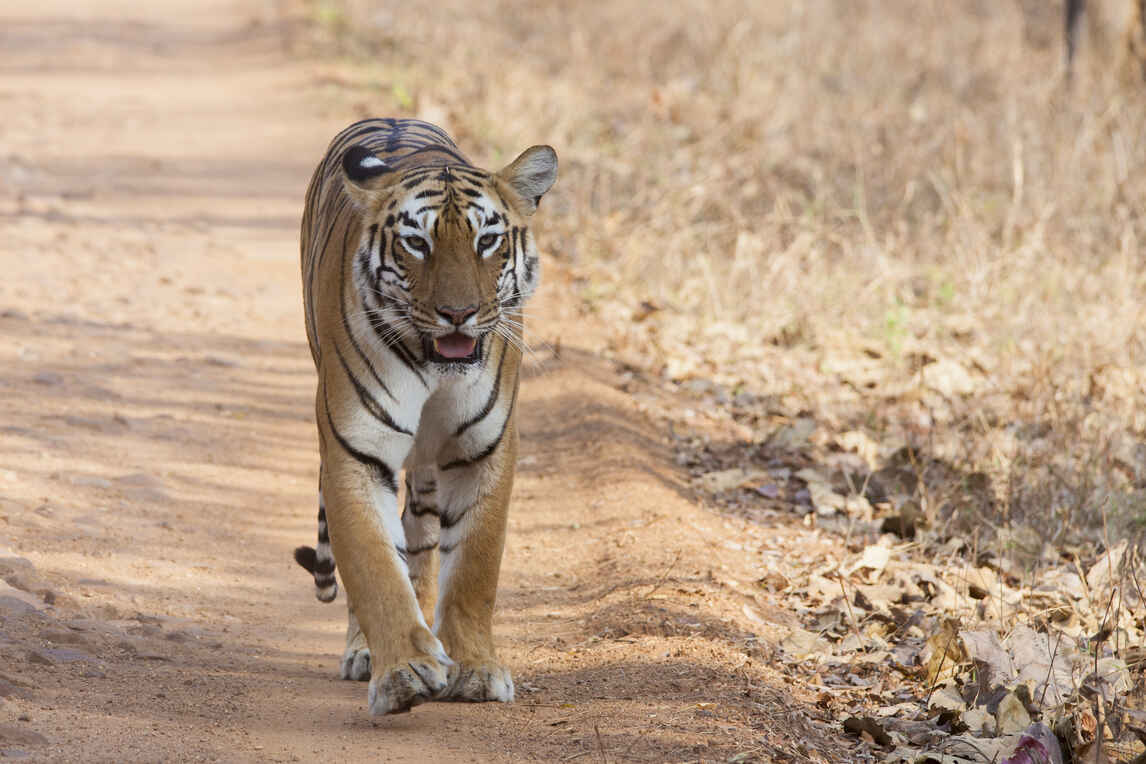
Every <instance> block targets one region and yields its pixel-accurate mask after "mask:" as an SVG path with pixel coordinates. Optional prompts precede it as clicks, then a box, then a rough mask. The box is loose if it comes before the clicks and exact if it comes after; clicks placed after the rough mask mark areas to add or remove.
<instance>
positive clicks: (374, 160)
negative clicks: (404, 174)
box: [358, 156, 386, 167]
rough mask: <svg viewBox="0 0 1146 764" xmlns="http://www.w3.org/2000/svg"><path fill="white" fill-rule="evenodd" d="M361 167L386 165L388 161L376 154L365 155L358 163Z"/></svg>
mask: <svg viewBox="0 0 1146 764" xmlns="http://www.w3.org/2000/svg"><path fill="white" fill-rule="evenodd" d="M358 166H359V167H385V166H386V163H385V162H383V161H382V160H381V159H379V158H378V157H376V156H368V157H363V158H362V161H361V162H359V163H358Z"/></svg>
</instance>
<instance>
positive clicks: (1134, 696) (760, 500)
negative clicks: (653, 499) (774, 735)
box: [647, 381, 1146, 764]
mask: <svg viewBox="0 0 1146 764" xmlns="http://www.w3.org/2000/svg"><path fill="white" fill-rule="evenodd" d="M685 388H686V389H688V390H690V391H691V392H693V393H694V395H695V397H696V398H697V399H698V400H699V401H700V403H699V404H698V407H697V409H696V410H685V411H681V410H679V408H678V409H674V408H673V407H672V406H671V404H670V405H668V406H665V407H661V408H658V407H657V405H656V403H655V401H653V400H651V399H650V400H649V401H647V408H648V409H649V411H650V413H653V414H654V415H660V416H662V417H663V418H664V419H666V420H667V421H668V422H669V424H670V427H671V432H672V433H673V436H674V438H675V443H676V449H677V461H678V463H679V464H680V465H681V466H683V467H684V468H686V469H687V470H689V471H690V473H691V474H692V476H693V487H694V489H695V490H696V491H697V493H698V494H699V495H700V496H701V497H703V499H704V501H705V503H706V504H708V505H710V506H714V507H717V508H719V509H720V510H721V511H723V512H727V513H730V514H734V515H737V516H740V517H743V518H745V519H747V520H750V521H752V522H755V523H759V524H762V525H765V526H768V525H776V526H780V527H782V526H784V525H785V524H788V525H790V524H792V523H793V521H796V523H797V524H799V525H802V526H804V527H805V528H808V529H819V530H820V531H822V532H825V533H828V534H831V535H832V536H835V537H836V538H837V539H838V540H839V541H838V544H839V549H840V553H839V554H835V555H828V556H826V557H823V558H821V559H818V560H817V559H815V558H814V557H813V558H812V559H810V560H809V559H801V560H799V561H797V560H795V559H794V557H795V556H789V557H785V558H784V559H783V560H782V562H781V564H780V566H779V567H778V569H777V570H765V571H764V572H763V574H762V577H761V579H760V580H759V581H758V582H757V585H758V587H759V589H760V590H761V592H763V593H764V594H765V595H766V596H771V597H774V598H775V600H776V603H777V604H778V605H779V606H781V607H782V608H783V609H784V610H786V611H788V612H794V613H796V614H797V616H798V618H799V623H800V625H799V627H796V628H791V629H789V630H788V631H787V632H786V633H785V634H783V635H782V637H781V639H780V640H779V646H778V650H779V655H777V656H776V658H777V660H776V661H775V665H779V666H782V667H783V668H782V670H783V671H785V672H786V673H787V674H788V676H789V678H790V680H791V681H792V682H793V683H794V684H797V683H798V684H800V685H802V686H804V687H807V688H812V689H813V690H815V691H816V692H818V694H819V705H820V707H821V708H822V709H824V710H825V711H826V712H827V713H828V716H829V717H830V718H834V719H836V720H838V722H839V724H840V730H841V734H845V735H852V736H855V737H856V738H858V739H859V740H860V741H862V745H864V746H865V747H866V748H865V754H864V756H862V757H861V756H859V755H857V758H856V760H857V761H861V760H862V761H887V762H902V763H904V764H906V763H908V762H911V763H912V764H915V763H930V762H935V763H937V764H938V763H943V764H956V763H962V762H1010V763H1011V764H1026V763H1027V762H1030V763H1031V764H1063V763H1064V762H1069V761H1074V762H1085V763H1087V764H1098V762H1137V764H1143V762H1146V689H1144V685H1146V683H1144V681H1143V679H1144V677H1146V594H1144V593H1146V560H1144V557H1143V545H1142V539H1141V533H1139V534H1138V535H1137V536H1135V537H1129V536H1125V535H1122V537H1117V536H1116V537H1113V538H1110V537H1109V536H1107V538H1106V540H1104V541H1098V542H1094V543H1089V544H1087V543H1081V542H1078V541H1077V539H1079V538H1089V539H1097V538H1101V537H1103V536H1104V535H1106V534H1108V533H1109V529H1108V528H1107V529H1103V528H1101V527H1098V528H1089V529H1079V531H1080V532H1079V533H1078V534H1077V535H1076V536H1075V537H1073V538H1074V539H1076V540H1075V542H1074V543H1069V542H1068V541H1066V540H1065V538H1066V537H1061V536H1060V537H1059V538H1058V539H1057V540H1056V539H1055V538H1054V537H1053V536H1052V534H1049V533H1047V532H1046V530H1045V529H1044V528H1040V527H1038V526H1037V525H1036V524H1035V522H1032V518H1031V517H1030V516H1025V517H1024V518H1023V519H1022V521H1017V520H1016V521H1013V522H1007V521H1006V518H1005V517H1003V515H1004V514H1005V511H1006V507H1007V503H1006V502H1007V500H1008V496H1007V493H1006V492H1007V489H1008V485H1007V482H1006V481H1005V480H1004V479H1002V478H1000V476H999V475H998V474H993V473H991V472H989V471H986V470H978V469H974V467H973V465H960V464H956V463H953V462H952V461H949V460H946V459H942V458H938V457H936V456H934V455H933V454H928V453H927V451H926V449H925V448H921V447H918V446H912V445H908V444H907V443H905V442H904V440H903V439H899V440H897V439H895V438H891V437H886V436H885V437H884V438H882V439H880V438H877V437H874V436H872V435H870V434H869V432H870V430H869V429H868V428H864V427H851V428H848V427H845V426H834V427H827V426H824V422H823V420H820V419H817V418H816V417H814V416H812V415H811V414H809V413H806V412H801V411H800V410H798V409H797V410H793V408H794V407H791V406H788V407H787V408H786V407H785V404H784V402H783V401H780V400H777V399H764V398H760V397H755V398H753V397H752V396H751V395H749V394H747V393H740V394H739V398H740V399H739V400H738V401H737V400H732V399H731V397H730V399H729V400H727V401H726V402H724V403H722V404H720V403H718V405H717V409H719V410H722V411H723V412H725V413H728V412H731V415H728V416H722V415H721V413H719V412H718V411H717V410H716V409H705V408H704V407H703V406H704V403H705V402H712V401H713V399H714V398H716V397H718V396H719V392H720V390H719V387H718V386H717V385H714V384H710V383H705V382H703V381H699V382H693V383H691V384H686V385H685ZM746 412H748V413H749V415H746ZM1036 434H1038V433H1036ZM1135 480H1141V476H1137V475H1136V476H1135ZM1135 485H1137V484H1135ZM1133 490H1140V489H1139V488H1134V489H1133ZM1033 519H1034V520H1035V521H1037V518H1033ZM1088 534H1089V535H1088Z"/></svg>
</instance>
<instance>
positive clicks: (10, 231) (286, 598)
mask: <svg viewBox="0 0 1146 764" xmlns="http://www.w3.org/2000/svg"><path fill="white" fill-rule="evenodd" d="M0 16H2V18H0V40H2V42H3V44H2V45H0V49H2V50H3V54H2V55H0V103H3V106H4V110H5V113H6V115H7V116H6V121H5V126H4V129H3V132H2V133H0V179H2V181H3V185H2V189H0V228H2V229H3V235H2V236H0V258H2V261H3V271H4V278H3V281H2V282H0V338H2V340H0V370H2V371H0V389H2V391H3V394H2V396H0V575H3V578H4V580H5V581H6V582H7V583H6V584H4V585H3V588H0V619H2V621H0V625H2V628H0V667H2V668H0V754H7V755H22V754H28V755H29V756H30V757H31V758H32V759H34V760H52V761H113V760H114V761H154V760H179V761H211V760H221V761H314V760H318V759H320V758H324V757H326V756H328V755H332V756H334V757H336V758H338V759H340V760H345V761H358V760H367V759H370V760H376V759H381V760H385V761H486V760H498V761H518V760H539V761H559V760H573V759H577V758H581V757H585V758H586V760H615V761H620V760H639V761H665V760H673V761H676V760H695V759H717V758H721V757H723V758H728V757H729V756H731V755H733V754H737V753H742V754H746V753H753V754H756V755H763V754H760V752H761V751H766V750H768V749H767V739H771V738H773V737H775V736H780V737H785V736H791V735H801V736H804V737H809V736H813V735H817V734H819V733H817V732H815V730H814V729H812V728H811V727H808V726H807V723H806V721H800V719H801V718H803V717H800V718H797V717H798V716H799V715H798V714H796V715H795V716H793V710H792V709H793V708H795V707H798V706H799V705H800V704H801V703H803V702H804V701H805V699H802V698H800V697H796V696H793V695H792V694H791V693H792V690H790V689H788V688H785V687H784V686H783V683H782V680H781V679H780V678H779V676H778V675H773V674H772V673H770V671H769V669H768V666H767V660H766V659H767V657H768V656H769V655H770V652H769V648H767V643H768V632H769V628H770V627H768V626H767V624H764V625H763V626H762V625H761V624H760V623H759V621H760V617H759V615H756V616H754V619H747V618H746V617H745V616H744V615H743V614H742V611H743V607H744V605H745V603H750V602H756V600H755V599H754V597H752V596H751V595H750V594H745V593H744V592H743V591H741V590H740V589H741V588H742V587H739V586H738V585H737V584H736V582H737V581H751V580H754V578H757V577H759V575H760V565H761V562H760V558H759V555H758V554H757V552H758V551H759V550H760V549H762V548H764V546H766V544H767V543H768V539H766V538H765V537H764V532H763V531H761V530H760V529H757V528H753V527H750V526H748V525H746V524H744V523H741V522H739V521H732V520H727V519H721V518H718V517H715V516H713V515H710V514H707V513H705V512H701V511H698V510H697V508H696V505H695V502H694V501H693V500H692V499H691V498H690V497H689V494H688V492H687V490H686V488H685V487H684V484H683V483H682V480H681V478H680V476H679V475H678V473H677V472H676V471H675V469H674V468H673V467H671V466H670V465H671V454H670V453H669V452H668V449H667V447H666V446H665V438H664V436H663V434H662V433H661V432H660V431H659V430H658V429H657V428H656V427H654V426H653V425H652V424H650V422H649V420H648V419H647V417H646V416H645V415H643V414H642V413H640V412H639V411H638V407H637V404H636V403H635V402H634V399H633V396H632V395H631V394H629V393H628V392H624V391H622V389H621V388H622V387H624V386H625V385H624V384H623V383H622V382H621V381H620V380H619V379H618V378H617V376H616V374H615V372H614V371H613V370H612V368H611V366H610V364H608V363H607V362H605V361H603V360H601V359H599V358H598V357H596V356H594V355H593V354H592V353H590V352H587V351H586V350H585V349H583V348H590V347H592V343H593V338H594V333H593V329H592V327H591V325H586V324H585V321H586V319H585V317H584V316H581V315H579V314H578V312H577V309H576V306H575V305H574V303H573V301H572V300H571V299H570V298H569V297H568V296H567V295H569V294H570V293H571V292H572V286H571V279H572V276H571V274H570V273H568V272H566V271H565V270H563V269H562V268H561V267H559V266H557V265H555V264H553V263H549V264H547V269H548V272H547V275H546V279H545V280H546V283H545V285H544V286H543V289H542V292H541V294H540V295H539V297H538V298H537V300H536V304H535V307H534V308H533V312H534V313H535V314H536V315H537V316H538V320H537V321H536V322H535V325H534V328H533V331H532V334H533V336H534V337H540V338H543V339H548V340H555V339H557V338H560V337H561V336H562V335H563V334H564V335H565V336H564V339H565V344H566V346H568V345H569V344H570V342H571V341H573V344H574V347H573V348H572V349H567V350H565V351H564V352H563V353H562V354H561V356H560V357H559V358H558V357H555V356H554V355H553V353H551V352H550V351H542V352H541V353H540V357H538V358H535V359H534V360H533V362H532V364H531V366H530V368H529V371H528V374H527V379H526V380H525V381H524V382H523V391H522V407H521V409H522V438H523V440H522V459H521V466H520V468H519V473H518V480H517V484H516V489H515V499H514V505H513V508H512V511H511V520H510V533H509V541H508V546H507V550H506V557H505V563H504V566H503V574H502V586H501V593H500V604H499V616H498V626H497V637H498V640H499V644H500V649H501V650H502V653H503V656H504V658H505V660H506V661H507V662H508V664H509V665H510V666H511V667H513V669H514V672H515V676H516V679H517V682H518V689H519V692H518V698H519V700H518V702H517V703H515V704H514V705H511V706H493V705H476V706H469V705H447V704H431V705H428V706H422V707H419V708H418V709H417V710H416V711H415V712H414V713H412V714H408V715H404V716H399V717H392V718H385V719H371V718H369V717H368V716H367V715H366V713H365V695H366V693H365V685H363V684H358V683H349V682H341V681H338V680H336V679H335V672H336V667H337V658H338V655H339V654H340V651H341V633H342V628H343V619H344V613H345V609H344V600H343V599H342V598H340V599H339V600H338V604H337V605H335V606H334V607H331V606H324V605H321V604H320V603H317V602H315V601H314V599H313V598H312V596H311V591H312V588H311V585H310V582H309V581H308V579H307V577H306V575H305V574H304V573H303V572H302V571H300V570H298V569H297V568H296V567H295V566H294V563H293V562H292V560H291V558H290V550H291V549H292V548H293V547H294V546H295V545H296V544H298V543H302V542H308V541H310V540H311V538H312V535H313V530H314V529H313V507H314V501H315V496H314V494H315V474H316V466H317V451H316V446H315V435H314V429H313V423H312V413H313V404H312V400H313V399H312V395H313V370H312V368H311V363H310V358H309V354H308V352H307V349H306V345H305V339H304V334H303V329H302V319H301V310H300V305H299V299H300V298H299V287H298V283H297V281H298V278H297V220H298V215H299V213H300V210H301V206H302V194H303V191H304V189H305V184H306V179H307V177H308V176H309V173H310V170H311V168H312V165H313V162H315V161H317V159H318V158H319V156H320V155H321V152H322V150H323V148H324V146H325V145H326V141H327V140H328V139H329V137H330V136H331V135H333V133H334V132H335V131H336V130H337V129H338V128H339V127H341V126H342V125H343V124H344V123H345V122H347V121H349V120H350V119H351V118H352V116H351V115H350V114H349V113H348V112H347V111H346V110H343V109H340V108H337V106H330V105H329V104H330V103H331V102H332V99H331V98H327V97H324V95H323V85H322V77H321V76H320V72H321V67H322V62H318V61H315V60H311V59H308V58H307V57H306V56H304V55H301V54H299V53H298V52H297V50H296V48H295V47H294V45H293V42H292V38H293V35H294V34H295V33H296V32H297V25H298V24H299V23H300V22H299V17H298V16H297V15H294V16H292V15H291V14H289V13H287V12H285V11H284V10H283V9H282V8H280V7H278V6H276V5H275V4H272V3H262V4H258V3H240V2H231V1H230V0H211V1H210V2H208V3H202V2H195V3H191V2H189V1H188V0H173V1H172V2H165V3H161V4H154V5H149V6H146V7H144V6H139V5H138V4H135V3H130V4H129V3H126V2H122V3H116V2H114V1H113V2H106V3H100V4H99V5H98V9H97V7H96V6H93V7H92V8H90V9H89V8H82V7H76V6H74V4H72V3H69V2H63V1H62V0H49V1H48V2H41V3H37V4H35V5H34V6H32V5H28V6H25V7H22V8H20V9H6V10H5V11H4V12H3V13H2V14H0ZM333 100H334V102H335V103H336V99H333ZM543 139H544V136H538V140H543ZM542 243H543V245H544V236H542ZM574 326H576V327H578V329H577V330H576V331H574V330H573V329H571V327H574ZM582 326H584V327H585V328H584V329H583V330H582V329H581V328H580V327H582ZM579 348H581V349H579ZM631 388H632V383H631V382H630V383H628V389H631ZM644 395H645V398H646V404H649V403H650V402H652V404H655V405H672V402H671V401H659V403H658V402H657V397H656V394H655V393H654V392H652V391H651V390H647V391H644ZM774 535H775V533H772V536H774ZM731 539H734V541H733V540H731ZM757 604H758V603H757ZM773 616H774V617H775V618H776V619H778V620H783V618H784V616H783V615H782V614H778V613H777V614H771V613H770V614H768V619H769V620H770V619H772V618H773ZM698 704H699V705H698ZM741 760H749V759H741Z"/></svg>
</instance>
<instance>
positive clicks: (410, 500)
mask: <svg viewBox="0 0 1146 764" xmlns="http://www.w3.org/2000/svg"><path fill="white" fill-rule="evenodd" d="M556 179H557V154H556V152H555V151H554V150H553V149H552V147H550V146H545V145H538V146H532V147H530V148H528V149H526V150H525V151H524V152H522V153H521V154H520V155H519V156H518V157H517V158H516V159H514V160H513V161H512V162H511V163H509V164H508V165H507V166H506V167H504V168H503V169H501V170H500V171H498V172H488V171H486V170H481V169H479V168H477V167H475V166H474V165H473V164H471V163H470V161H469V160H468V159H467V158H466V157H465V156H464V155H463V154H462V153H461V151H460V150H459V149H458V147H457V145H456V144H455V143H454V141H453V140H452V139H451V138H450V137H449V135H447V134H446V132H445V131H444V130H442V129H441V128H439V127H437V126H435V125H432V124H429V123H427V122H422V121H418V120H411V119H367V120H363V121H360V122H355V123H354V124H352V125H350V126H348V127H347V128H345V129H344V130H342V132H340V133H339V134H338V135H337V136H335V137H334V139H333V141H331V143H330V146H329V148H328V149H327V151H326V154H325V156H324V158H323V159H322V161H321V162H320V163H319V165H318V167H317V168H316V169H315V171H314V174H313V176H312V178H311V180H310V185H309V187H308V189H307V193H306V200H305V210H304V213H303V218H302V226H301V237H300V240H301V244H300V249H301V263H302V283H303V301H304V308H305V324H306V335H307V340H308V342H309V345H310V351H311V356H312V358H313V360H314V365H315V369H316V371H317V377H318V380H317V387H316V394H315V417H316V420H317V427H318V440H319V452H320V464H319V481H318V489H319V490H318V542H317V546H316V547H308V546H303V547H299V548H298V549H296V550H295V559H296V561H297V562H298V563H299V564H300V565H302V566H303V567H304V568H306V569H307V570H308V571H310V572H311V573H312V574H313V576H314V583H315V594H316V596H317V597H318V599H319V600H322V601H324V602H329V601H332V600H333V599H334V598H335V597H336V595H337V592H338V584H337V581H336V578H335V569H336V566H337V570H338V571H339V572H340V574H341V578H342V583H343V586H344V587H345V589H346V599H347V621H348V622H347V629H346V649H345V651H344V653H343V656H342V661H341V665H340V672H339V673H340V675H341V677H342V678H344V679H355V680H369V686H368V692H367V703H368V708H369V711H370V713H371V714H373V715H382V714H391V713H398V712H403V711H408V710H410V709H411V708H412V707H413V706H415V705H418V704H420V703H423V702H426V701H428V700H456V701H501V702H510V701H512V700H513V697H514V685H513V678H512V676H511V674H510V671H509V669H508V668H507V667H506V666H505V665H504V664H502V663H501V662H499V661H498V658H497V655H496V652H495V649H494V640H493V634H492V625H493V612H494V602H495V597H496V593H497V582H498V575H499V570H500V566H501V557H502V551H503V548H504V544H505V534H506V522H507V513H508V505H509V496H510V491H511V488H512V486H513V477H514V465H515V461H516V456H517V449H518V431H517V424H516V409H517V400H518V386H519V381H520V374H521V361H522V352H523V349H524V347H525V346H524V335H523V331H524V316H525V314H524V306H525V303H526V301H527V300H528V299H529V298H530V297H531V296H532V295H533V293H534V292H535V291H536V289H537V285H538V281H539V277H540V262H539V256H538V250H537V247H536V245H535V243H534V239H533V236H532V234H531V232H530V230H529V227H528V225H527V223H528V221H529V218H530V217H531V216H532V215H533V214H534V212H535V211H536V210H537V207H538V205H539V204H540V202H541V197H542V196H543V195H544V194H545V193H546V192H547V191H548V190H549V189H550V188H551V187H552V186H553V184H554V182H555V181H556ZM400 473H401V474H402V477H403V479H404V483H405V491H404V494H405V497H404V507H403V510H402V512H401V514H399V511H398V481H399V474H400Z"/></svg>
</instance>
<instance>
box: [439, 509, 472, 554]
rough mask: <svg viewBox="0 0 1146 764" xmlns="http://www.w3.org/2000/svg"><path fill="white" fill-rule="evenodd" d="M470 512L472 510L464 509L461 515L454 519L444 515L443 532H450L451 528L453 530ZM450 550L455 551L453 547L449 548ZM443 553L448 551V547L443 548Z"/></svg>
mask: <svg viewBox="0 0 1146 764" xmlns="http://www.w3.org/2000/svg"><path fill="white" fill-rule="evenodd" d="M469 511H470V508H469V507H466V508H465V509H463V510H462V511H461V514H459V515H458V516H457V517H452V516H450V515H442V530H449V529H450V528H453V527H454V526H455V525H457V524H458V523H459V522H461V520H462V518H463V517H465V516H466V512H469ZM449 548H450V549H453V547H449ZM442 551H443V552H445V551H447V547H444V546H443V547H442Z"/></svg>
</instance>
